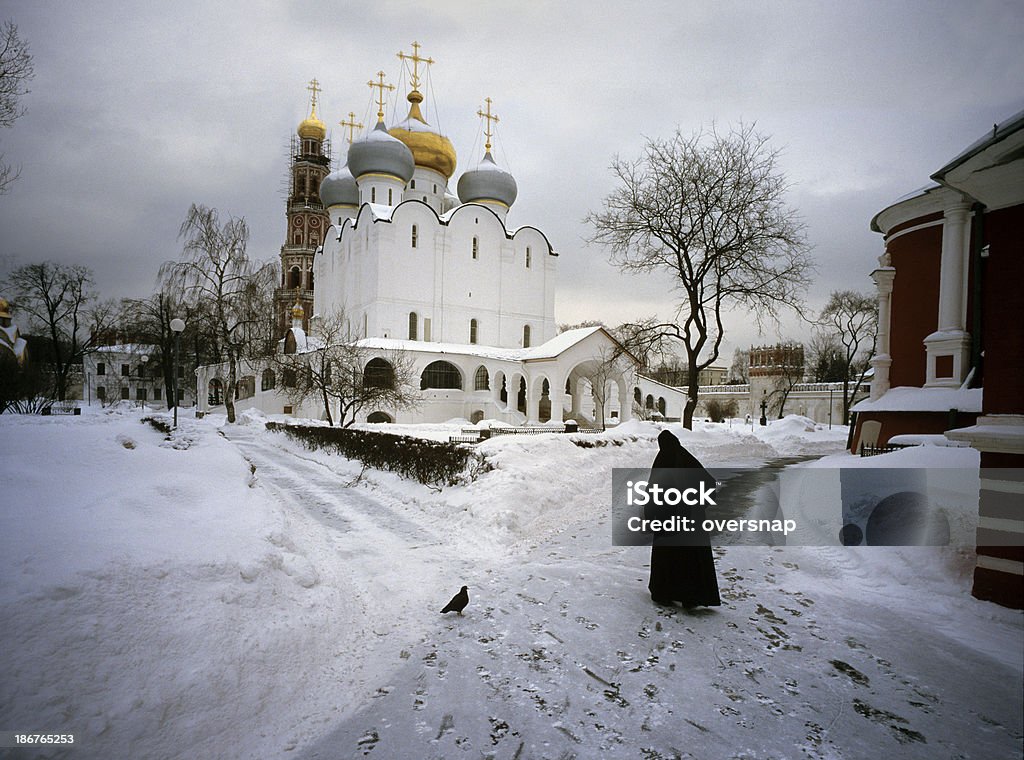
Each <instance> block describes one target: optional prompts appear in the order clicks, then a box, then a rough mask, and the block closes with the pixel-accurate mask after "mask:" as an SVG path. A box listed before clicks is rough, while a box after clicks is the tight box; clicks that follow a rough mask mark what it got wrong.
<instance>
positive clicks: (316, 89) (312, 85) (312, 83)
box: [306, 78, 321, 115]
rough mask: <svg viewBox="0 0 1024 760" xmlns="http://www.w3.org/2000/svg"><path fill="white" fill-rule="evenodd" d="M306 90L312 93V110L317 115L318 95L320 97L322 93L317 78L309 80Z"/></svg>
mask: <svg viewBox="0 0 1024 760" xmlns="http://www.w3.org/2000/svg"><path fill="white" fill-rule="evenodd" d="M306 89H307V90H309V92H310V96H311V97H310V104H311V108H312V111H313V114H314V115H315V114H316V100H317V95H319V94H320V92H321V89H320V83H319V82H318V81H316V78H313V79H310V80H309V86H308V87H306Z"/></svg>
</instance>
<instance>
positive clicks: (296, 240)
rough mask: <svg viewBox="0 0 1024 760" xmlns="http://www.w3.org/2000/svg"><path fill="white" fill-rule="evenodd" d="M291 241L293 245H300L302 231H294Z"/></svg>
mask: <svg viewBox="0 0 1024 760" xmlns="http://www.w3.org/2000/svg"><path fill="white" fill-rule="evenodd" d="M292 243H294V244H295V245H302V233H301V232H296V233H295V235H294V238H293V240H292Z"/></svg>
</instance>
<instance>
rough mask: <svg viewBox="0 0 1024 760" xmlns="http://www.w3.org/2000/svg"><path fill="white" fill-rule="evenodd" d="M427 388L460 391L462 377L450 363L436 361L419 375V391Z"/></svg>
mask: <svg viewBox="0 0 1024 760" xmlns="http://www.w3.org/2000/svg"><path fill="white" fill-rule="evenodd" d="M428 388H441V389H458V390H461V389H462V375H461V374H460V373H459V370H458V369H457V368H456V367H455V365H454V364H452V363H451V362H446V361H436V362H431V363H430V364H428V365H427V366H426V367H425V368H424V370H423V374H422V375H420V390H421V391H422V390H427V389H428Z"/></svg>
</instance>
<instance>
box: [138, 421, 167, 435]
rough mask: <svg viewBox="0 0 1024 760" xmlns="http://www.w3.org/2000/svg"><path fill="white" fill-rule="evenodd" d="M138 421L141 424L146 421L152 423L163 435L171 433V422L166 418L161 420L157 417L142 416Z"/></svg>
mask: <svg viewBox="0 0 1024 760" xmlns="http://www.w3.org/2000/svg"><path fill="white" fill-rule="evenodd" d="M139 422H142V423H143V424H145V423H147V422H148V423H149V424H150V425H152V426H153V427H154V428H156V429H157V430H158V431H160V432H161V433H163V434H164V435H170V434H171V423H169V422H168V421H167V420H162V419H160V418H159V417H143V418H142V419H141V420H139Z"/></svg>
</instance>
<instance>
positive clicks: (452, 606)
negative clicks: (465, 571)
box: [441, 586, 469, 615]
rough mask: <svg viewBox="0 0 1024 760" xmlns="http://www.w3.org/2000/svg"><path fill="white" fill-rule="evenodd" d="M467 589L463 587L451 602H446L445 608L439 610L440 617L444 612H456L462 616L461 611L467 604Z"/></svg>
mask: <svg viewBox="0 0 1024 760" xmlns="http://www.w3.org/2000/svg"><path fill="white" fill-rule="evenodd" d="M467 588H468V587H466V586H463V587H462V589H461V590H460V591H459V593H457V594H456V595H455V596H453V597H452V600H451V601H450V602H448V604H447V606H445V608H444V609H443V610H441V614H442V615H443V614H444V613H446V612H458V613H459V614H460V615H461V614H462V611H463V610H464V609H466V605H467V604H469V591H468V590H467Z"/></svg>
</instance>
